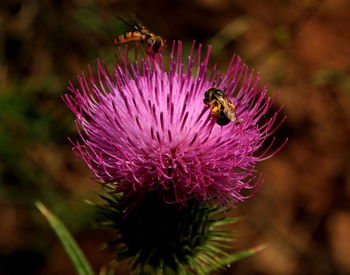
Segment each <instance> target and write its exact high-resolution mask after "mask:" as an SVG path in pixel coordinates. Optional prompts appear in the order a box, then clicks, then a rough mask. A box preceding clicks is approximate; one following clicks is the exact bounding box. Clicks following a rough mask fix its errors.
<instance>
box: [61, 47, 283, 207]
mask: <svg viewBox="0 0 350 275" xmlns="http://www.w3.org/2000/svg"><path fill="white" fill-rule="evenodd" d="M210 51H211V47H210V46H209V47H208V48H207V49H206V51H205V52H204V51H202V47H201V45H199V46H197V45H196V44H195V43H193V45H192V48H191V51H190V54H189V55H188V57H187V61H186V62H183V53H182V44H181V43H180V42H178V43H174V44H173V47H172V50H171V53H170V55H169V56H161V55H157V56H156V57H155V58H150V57H149V58H145V59H140V60H137V59H136V61H131V60H130V59H129V58H128V53H127V51H126V52H122V51H121V50H120V52H119V57H117V62H116V65H115V67H114V69H113V71H112V73H110V72H109V71H108V69H107V68H106V66H105V65H104V63H102V62H100V61H98V62H97V76H94V75H93V73H92V70H91V68H89V71H90V73H89V76H88V77H87V76H85V74H84V73H82V75H81V76H78V82H79V86H78V88H75V87H74V85H73V84H71V83H70V86H69V91H70V92H71V94H69V95H65V96H64V100H65V102H66V104H67V106H68V107H69V108H70V109H71V110H72V111H73V112H74V114H75V116H76V123H77V127H78V129H79V131H80V141H77V142H75V143H74V142H73V144H74V150H75V151H76V153H77V154H78V156H80V157H81V158H82V159H83V160H84V161H85V163H86V164H87V166H88V167H89V168H90V169H91V170H92V172H93V174H94V176H95V177H96V179H97V181H98V182H100V183H102V184H104V185H107V186H109V187H110V188H112V191H113V192H116V193H118V192H123V193H124V194H126V195H127V194H130V195H133V196H134V194H137V196H138V197H139V198H140V199H141V198H142V197H143V195H144V194H145V193H147V192H149V191H152V190H158V191H159V192H158V193H159V194H160V199H161V200H162V201H164V202H166V203H177V204H181V205H186V203H187V202H188V200H190V199H197V200H206V201H215V202H219V203H221V204H225V205H226V204H234V203H235V202H238V201H243V200H244V199H246V198H247V197H250V196H251V195H252V194H253V193H254V192H251V193H248V194H245V193H247V192H244V190H246V189H253V191H254V190H256V187H258V186H259V185H260V184H261V183H262V177H261V176H259V175H258V176H257V170H256V168H255V166H256V163H257V162H259V161H263V160H265V159H267V158H269V157H271V156H272V155H274V154H275V153H276V152H277V151H278V150H279V149H277V150H275V151H273V152H272V153H271V152H270V153H268V151H269V149H270V148H271V145H272V143H273V141H274V139H273V141H272V143H271V144H270V145H269V146H267V149H266V150H265V152H264V153H261V152H260V154H257V151H258V150H259V149H261V147H262V145H263V144H264V142H265V141H266V139H267V138H268V137H269V136H270V135H271V134H273V132H274V131H275V129H276V128H278V126H279V125H280V124H281V123H282V122H283V120H284V119H282V120H281V121H280V122H278V123H276V117H277V114H278V112H279V111H277V112H276V113H274V114H272V115H270V118H269V119H267V121H266V118H265V117H266V115H267V114H268V111H269V109H270V107H271V106H272V100H271V99H270V98H268V97H267V96H266V94H267V89H266V86H263V87H259V85H258V82H259V76H258V74H255V73H254V72H251V71H249V70H248V68H247V66H246V65H244V64H243V63H242V62H241V60H240V58H239V57H238V56H237V55H234V56H233V57H232V59H231V62H230V64H229V66H228V68H227V70H226V72H224V73H221V72H220V71H218V69H217V66H216V65H214V66H213V67H211V68H209V57H210ZM203 52H204V57H203ZM165 64H168V65H165ZM211 87H216V88H218V89H220V90H222V91H224V92H225V94H226V95H227V96H228V98H229V99H230V100H231V101H232V102H233V104H234V105H235V107H236V116H237V117H238V118H239V120H240V121H241V122H240V123H229V124H228V125H226V126H220V125H218V124H217V123H216V122H215V120H213V119H211V116H210V113H211V112H210V108H209V107H208V106H206V105H205V104H204V103H203V98H204V93H205V91H206V90H208V89H209V88H211ZM263 116H265V117H264V120H265V123H262V124H260V123H259V121H260V120H261V118H262V117H263ZM283 145H284V144H282V146H283ZM282 146H281V147H282ZM281 147H280V148H281Z"/></svg>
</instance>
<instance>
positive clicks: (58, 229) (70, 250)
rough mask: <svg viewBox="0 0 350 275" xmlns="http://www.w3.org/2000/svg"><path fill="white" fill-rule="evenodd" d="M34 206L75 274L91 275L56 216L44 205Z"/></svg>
mask: <svg viewBox="0 0 350 275" xmlns="http://www.w3.org/2000/svg"><path fill="white" fill-rule="evenodd" d="M35 205H36V207H37V208H38V209H39V211H40V212H41V213H42V214H43V215H44V216H45V218H46V219H47V221H48V222H49V224H50V226H51V227H52V229H53V230H54V231H55V233H56V235H57V237H58V238H59V240H60V241H61V243H62V245H63V247H64V249H65V251H66V252H67V254H68V256H69V258H70V259H71V261H72V263H73V265H74V267H75V269H76V271H77V273H78V274H79V275H93V274H94V272H93V270H92V268H91V266H90V264H89V262H88V261H87V260H86V258H85V256H84V254H83V252H82V251H81V250H80V248H79V246H78V244H77V243H76V241H75V240H74V239H73V237H72V235H71V234H70V232H69V231H68V230H67V228H66V227H65V225H64V224H63V223H62V222H61V221H60V220H59V219H58V218H57V217H56V216H54V215H53V214H52V213H51V212H50V211H49V210H48V209H47V208H46V206H45V205H44V204H42V203H41V202H39V201H37V202H36V203H35Z"/></svg>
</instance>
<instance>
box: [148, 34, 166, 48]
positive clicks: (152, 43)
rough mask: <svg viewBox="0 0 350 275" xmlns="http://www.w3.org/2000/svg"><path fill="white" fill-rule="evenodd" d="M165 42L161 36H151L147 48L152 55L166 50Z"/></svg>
mask: <svg viewBox="0 0 350 275" xmlns="http://www.w3.org/2000/svg"><path fill="white" fill-rule="evenodd" d="M164 45H165V43H164V40H163V38H161V37H160V36H158V35H157V36H156V35H153V34H152V35H151V36H150V37H149V38H148V39H147V47H148V49H149V51H150V52H151V53H158V52H159V51H161V50H162V49H163V48H164Z"/></svg>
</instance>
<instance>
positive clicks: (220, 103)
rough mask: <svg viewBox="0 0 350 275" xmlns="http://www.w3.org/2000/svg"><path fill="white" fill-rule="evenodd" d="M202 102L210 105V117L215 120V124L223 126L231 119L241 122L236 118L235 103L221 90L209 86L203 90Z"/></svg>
mask: <svg viewBox="0 0 350 275" xmlns="http://www.w3.org/2000/svg"><path fill="white" fill-rule="evenodd" d="M203 102H204V104H206V105H208V106H209V107H210V110H211V118H212V119H214V120H216V123H217V124H219V125H221V126H224V125H227V124H228V123H230V122H231V121H232V122H235V123H236V124H239V123H240V122H242V119H237V116H236V108H235V105H233V103H232V101H231V100H229V99H228V98H227V96H226V95H225V93H224V92H223V91H221V90H219V89H217V88H210V89H209V90H207V91H206V92H205V94H204V100H203Z"/></svg>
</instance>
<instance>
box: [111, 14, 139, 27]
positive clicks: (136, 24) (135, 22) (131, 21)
mask: <svg viewBox="0 0 350 275" xmlns="http://www.w3.org/2000/svg"><path fill="white" fill-rule="evenodd" d="M116 17H117V18H118V19H119V20H120V21H122V22H123V23H124V24H125V25H127V26H129V27H130V28H132V29H134V30H135V31H140V30H142V29H144V28H145V27H144V26H143V25H142V24H141V23H140V22H139V20H137V19H136V16H135V14H132V17H131V19H128V21H129V22H128V21H126V20H125V19H124V18H122V17H120V16H119V15H116Z"/></svg>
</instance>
